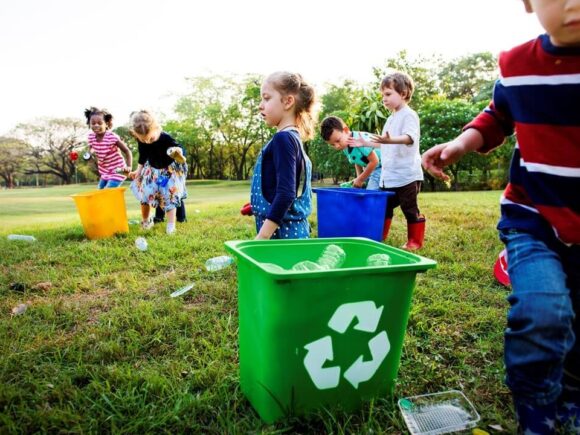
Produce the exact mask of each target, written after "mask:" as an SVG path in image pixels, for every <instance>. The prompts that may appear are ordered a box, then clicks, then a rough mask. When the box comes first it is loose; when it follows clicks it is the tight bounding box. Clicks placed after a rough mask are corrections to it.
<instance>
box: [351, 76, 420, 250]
mask: <svg viewBox="0 0 580 435" xmlns="http://www.w3.org/2000/svg"><path fill="white" fill-rule="evenodd" d="M413 91H414V84H413V80H412V79H411V77H409V76H408V75H407V74H405V73H402V72H394V73H392V74H388V75H387V76H385V78H383V80H382V82H381V93H382V95H383V104H384V106H385V107H386V108H387V109H389V110H390V111H391V116H389V118H388V119H387V122H386V123H385V126H384V127H383V131H382V134H381V135H380V136H374V137H373V139H372V140H371V141H365V140H364V139H361V138H357V139H355V138H351V139H350V140H349V145H350V146H374V147H377V148H378V147H380V149H381V164H382V172H381V181H380V188H381V190H386V191H389V192H394V193H395V195H394V196H393V197H390V198H389V200H388V202H387V211H386V215H385V225H384V232H385V234H384V238H385V239H386V237H387V235H388V231H389V228H390V226H391V221H392V218H393V210H394V209H395V208H396V207H398V206H401V210H402V211H403V214H404V215H405V218H406V220H407V243H405V245H403V248H404V249H407V250H409V251H415V250H417V249H420V248H421V247H422V246H423V240H424V238H425V216H423V215H422V214H421V213H420V212H419V206H418V205H417V195H418V194H419V191H420V190H421V185H422V184H423V170H422V169H421V153H420V151H419V139H420V137H421V130H420V127H419V117H418V116H417V113H416V112H415V111H414V110H413V109H411V108H410V107H409V106H408V103H409V101H411V97H412V96H413Z"/></svg>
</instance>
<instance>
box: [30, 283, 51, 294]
mask: <svg viewBox="0 0 580 435" xmlns="http://www.w3.org/2000/svg"><path fill="white" fill-rule="evenodd" d="M51 288H52V283H51V282H50V281H46V282H39V283H38V284H36V285H35V286H34V289H35V290H40V291H43V292H46V291H48V290H50V289H51Z"/></svg>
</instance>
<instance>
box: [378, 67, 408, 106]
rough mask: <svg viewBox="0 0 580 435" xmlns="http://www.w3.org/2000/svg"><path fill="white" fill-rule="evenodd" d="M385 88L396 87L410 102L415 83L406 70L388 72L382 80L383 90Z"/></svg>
mask: <svg viewBox="0 0 580 435" xmlns="http://www.w3.org/2000/svg"><path fill="white" fill-rule="evenodd" d="M385 88H391V89H394V90H395V91H397V93H398V94H400V95H401V96H402V97H403V98H404V99H405V101H406V102H409V101H411V97H412V96H413V91H414V90H415V84H414V83H413V79H412V78H411V76H409V75H408V74H405V73H404V72H400V71H396V72H394V73H391V74H387V75H386V76H385V77H384V78H383V80H382V81H381V91H382V90H383V89H385Z"/></svg>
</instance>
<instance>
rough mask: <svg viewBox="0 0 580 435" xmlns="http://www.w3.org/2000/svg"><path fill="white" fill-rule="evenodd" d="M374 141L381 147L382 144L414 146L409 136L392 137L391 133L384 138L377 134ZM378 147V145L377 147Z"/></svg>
mask: <svg viewBox="0 0 580 435" xmlns="http://www.w3.org/2000/svg"><path fill="white" fill-rule="evenodd" d="M372 141H373V142H374V143H375V144H378V145H379V146H380V145H381V144H403V145H413V139H411V136H409V135H408V134H403V135H401V136H392V137H391V136H390V135H389V133H385V134H384V135H382V136H379V135H377V134H375V135H373V138H372ZM375 146H376V145H375Z"/></svg>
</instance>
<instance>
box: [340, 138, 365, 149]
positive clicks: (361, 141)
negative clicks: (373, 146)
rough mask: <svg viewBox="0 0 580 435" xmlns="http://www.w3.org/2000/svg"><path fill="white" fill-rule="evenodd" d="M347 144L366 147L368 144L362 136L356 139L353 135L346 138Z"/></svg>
mask: <svg viewBox="0 0 580 435" xmlns="http://www.w3.org/2000/svg"><path fill="white" fill-rule="evenodd" d="M346 143H347V145H348V146H349V147H355V148H356V147H368V146H369V145H368V144H367V143H366V142H365V140H364V139H363V138H362V137H357V138H356V139H355V138H354V137H352V136H351V137H349V138H348V140H347V142H346Z"/></svg>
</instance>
